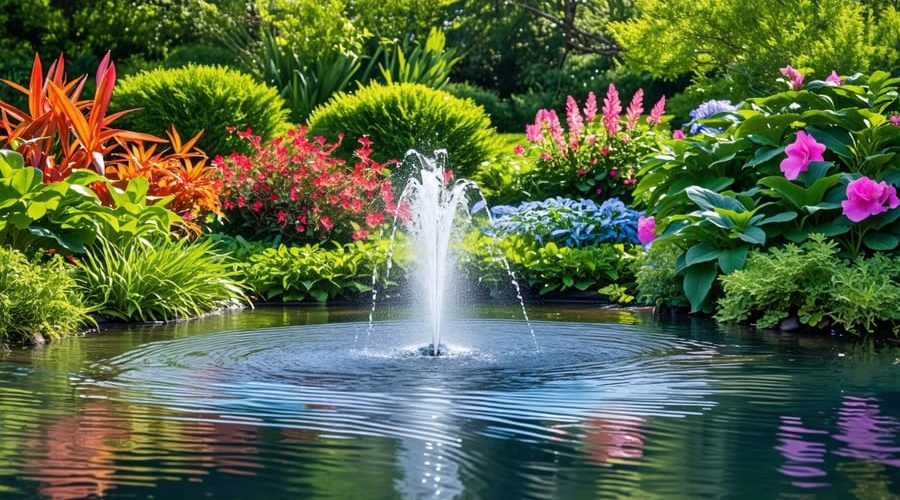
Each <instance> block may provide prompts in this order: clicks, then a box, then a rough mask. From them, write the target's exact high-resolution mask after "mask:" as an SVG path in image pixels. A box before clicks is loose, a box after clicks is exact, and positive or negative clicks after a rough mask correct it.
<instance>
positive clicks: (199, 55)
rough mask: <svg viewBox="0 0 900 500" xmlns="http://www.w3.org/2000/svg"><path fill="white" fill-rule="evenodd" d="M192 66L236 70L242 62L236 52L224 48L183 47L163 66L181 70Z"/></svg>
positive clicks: (170, 56)
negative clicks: (220, 67)
mask: <svg viewBox="0 0 900 500" xmlns="http://www.w3.org/2000/svg"><path fill="white" fill-rule="evenodd" d="M190 64H201V65H206V66H227V67H229V68H236V67H238V65H239V64H240V61H239V60H238V56H237V55H236V54H235V53H234V52H232V51H230V50H228V49H225V48H222V47H214V46H212V45H181V46H179V47H175V48H174V49H172V51H171V52H169V54H168V55H166V58H165V59H164V60H163V64H162V65H163V66H164V67H166V68H181V67H184V66H188V65H190Z"/></svg>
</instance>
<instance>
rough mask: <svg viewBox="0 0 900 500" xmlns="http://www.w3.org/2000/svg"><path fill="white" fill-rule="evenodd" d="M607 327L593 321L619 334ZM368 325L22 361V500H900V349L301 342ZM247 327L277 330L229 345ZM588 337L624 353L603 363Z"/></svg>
mask: <svg viewBox="0 0 900 500" xmlns="http://www.w3.org/2000/svg"><path fill="white" fill-rule="evenodd" d="M260 312H262V314H260ZM555 314H557V311H553V310H548V311H543V312H541V311H537V312H536V315H537V316H538V317H542V318H544V319H547V318H550V317H553V316H554V315H555ZM567 314H568V313H567ZM572 314H576V313H575V312H572ZM592 314H593V313H591V312H590V311H580V312H577V316H578V317H580V318H581V320H582V321H591V320H602V321H608V320H609V318H610V314H609V313H603V314H598V315H592ZM254 318H255V319H254ZM350 319H355V318H354V317H353V315H352V314H351V313H349V312H348V313H346V314H345V313H343V312H340V311H337V312H336V311H324V312H323V311H321V310H319V311H315V312H314V313H307V312H304V313H298V312H292V311H290V310H287V311H282V310H278V311H273V312H272V314H268V313H265V312H264V311H254V312H251V313H248V316H242V315H234V316H231V317H227V316H226V317H218V318H210V319H208V320H203V321H201V322H193V323H185V324H180V325H172V326H171V327H165V328H135V327H131V328H128V329H126V330H125V331H123V332H120V333H119V334H115V335H107V336H103V337H93V338H85V339H76V340H74V341H67V342H61V343H58V344H55V345H51V346H49V347H47V348H45V349H38V350H31V351H14V352H12V353H8V354H7V355H6V360H5V361H3V360H0V380H2V381H3V382H2V383H0V498H6V496H9V497H10V498H36V497H43V498H49V499H54V500H56V499H60V500H64V499H70V498H85V497H88V498H91V497H98V498H99V497H104V498H145V497H148V496H150V495H154V496H156V497H157V498H201V497H219V498H272V499H276V498H301V497H313V496H315V497H317V498H318V497H321V498H397V497H404V498H465V497H480V498H551V497H556V498H598V497H633V498H654V497H657V498H675V497H684V496H690V497H703V498H710V497H723V496H729V497H730V496H734V497H746V498H777V497H785V498H788V497H791V498H796V497H798V496H799V497H803V496H813V495H815V496H817V497H823V498H850V497H857V498H895V497H897V495H898V494H900V442H898V439H900V423H898V412H900V406H898V405H900V398H897V392H896V390H897V385H896V367H895V366H894V365H892V362H893V361H894V360H895V359H896V358H897V351H896V350H894V351H887V352H885V353H884V355H883V356H882V355H879V353H878V352H872V353H866V354H865V356H857V355H856V354H855V353H854V352H853V351H851V350H848V349H845V348H844V347H843V346H842V345H841V344H835V343H834V342H831V341H828V340H827V339H813V338H808V337H807V338H802V339H798V337H796V336H779V335H768V334H760V333H758V332H747V331H745V330H740V329H733V330H732V329H719V328H711V327H710V326H709V324H706V326H705V327H704V323H703V322H699V321H696V320H691V321H686V322H685V323H684V324H675V323H664V324H657V323H655V322H654V320H650V319H647V318H643V317H641V316H639V315H632V317H631V318H630V319H625V318H618V319H616V320H617V321H622V322H627V323H634V324H633V325H630V326H629V325H616V326H615V327H614V328H613V329H612V330H609V331H607V330H606V329H605V327H604V328H597V329H587V330H584V331H581V333H579V332H578V331H575V330H572V329H569V327H567V326H566V325H565V324H564V323H554V328H553V329H552V331H551V333H548V334H547V336H550V335H554V334H555V335H558V337H559V338H560V339H561V340H560V341H559V345H557V346H556V347H558V348H559V349H565V348H566V347H565V346H566V345H567V344H574V345H575V347H571V345H570V346H569V348H568V351H566V352H567V354H566V355H565V356H564V357H563V358H559V359H556V360H555V361H554V362H553V363H549V364H543V361H542V359H540V358H534V359H528V358H527V357H526V358H525V359H522V360H520V361H517V362H516V363H514V364H506V365H503V364H502V363H501V365H502V366H498V365H497V359H496V358H493V359H480V358H469V359H460V360H457V361H458V363H456V364H455V365H449V364H444V365H443V368H440V365H436V364H435V363H430V364H426V363H424V362H422V360H415V359H407V360H404V361H403V363H401V364H397V365H395V364H394V362H393V361H390V360H387V361H386V360H384V359H379V358H377V357H376V356H372V357H370V358H367V359H365V360H357V361H358V362H359V363H361V365H358V366H356V367H355V368H354V369H352V370H347V369H344V368H340V369H338V368H337V367H336V366H335V365H336V364H339V362H343V361H346V360H342V359H338V358H335V357H334V356H331V355H329V354H328V351H329V350H332V347H333V346H331V345H330V344H329V342H331V341H329V340H327V339H329V338H332V336H333V335H337V334H340V333H341V332H343V331H344V330H345V329H347V328H350V326H347V325H345V326H344V327H335V328H331V327H329V328H328V329H324V328H323V329H322V330H321V335H318V336H311V337H310V338H308V339H305V338H302V337H301V336H300V335H299V333H298V332H299V331H300V330H298V329H290V328H288V329H282V328H281V327H283V326H284V325H285V324H302V323H305V322H310V323H320V324H321V322H323V321H328V322H334V321H345V320H350ZM255 322H257V323H258V325H268V326H271V327H279V328H274V329H268V330H258V329H256V328H257V326H258V325H257V324H256V323H255ZM228 330H231V331H232V334H233V333H234V332H235V331H241V330H253V331H255V332H256V333H255V334H253V335H248V336H246V337H243V336H241V335H237V336H235V337H233V338H231V340H232V341H234V340H237V341H239V342H237V343H232V344H227V343H226V342H225V340H226V338H225V337H227V336H228V335H231V334H221V335H225V337H222V336H220V332H222V331H228ZM316 331H318V330H316ZM579 336H588V337H591V338H593V339H595V340H597V341H601V342H602V343H604V345H606V346H608V347H611V348H612V349H611V351H614V352H615V354H614V355H610V356H606V357H594V358H592V357H591V356H590V355H589V354H590V353H589V352H585V351H584V349H579V348H578V345H577V342H579V341H585V339H583V338H582V339H580V340H579ZM182 337H191V338H190V339H184V340H183V341H179V340H177V339H178V338H182ZM263 338H264V339H268V340H267V342H275V343H276V345H278V349H280V354H279V355H278V356H273V355H271V354H265V353H262V352H259V349H260V342H261V340H260V339H263ZM317 339H318V340H317ZM642 339H643V340H642ZM168 341H171V343H169V342H168ZM229 342H230V341H229ZM320 342H321V344H320ZM279 343H280V344H279ZM336 343H340V342H336ZM226 344H227V345H226ZM801 344H802V345H801ZM545 345H549V346H550V347H553V346H554V343H553V341H550V342H549V343H545ZM580 345H581V347H584V345H585V344H580ZM838 352H841V353H847V355H846V356H843V357H840V356H837V354H836V353H838ZM173 353H174V354H176V355H174V356H173ZM310 358H316V361H312V360H310ZM297 359H302V360H308V361H309V362H308V363H307V364H306V365H304V366H297V364H296V363H294V362H293V361H292V360H297ZM563 360H564V361H566V362H562V361H563ZM557 361H558V362H557ZM400 365H402V366H400ZM410 365H415V369H414V370H410V369H409V367H410ZM448 367H451V368H452V369H448ZM439 368H440V369H439ZM401 369H402V370H401ZM398 377H399V378H398ZM842 394H844V395H842Z"/></svg>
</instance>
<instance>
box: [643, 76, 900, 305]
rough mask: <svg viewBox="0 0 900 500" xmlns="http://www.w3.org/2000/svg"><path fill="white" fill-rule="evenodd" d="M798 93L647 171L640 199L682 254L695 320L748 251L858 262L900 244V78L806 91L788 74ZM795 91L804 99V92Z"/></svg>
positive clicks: (687, 145)
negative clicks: (810, 245)
mask: <svg viewBox="0 0 900 500" xmlns="http://www.w3.org/2000/svg"><path fill="white" fill-rule="evenodd" d="M783 73H785V75H786V76H787V78H789V80H790V81H786V83H787V84H788V85H790V90H788V91H785V92H781V93H778V94H775V95H772V96H768V97H762V98H755V99H748V100H747V102H745V103H744V104H743V105H741V107H740V108H739V109H738V110H737V111H734V112H730V113H727V114H726V115H723V116H716V117H714V118H711V119H705V120H704V121H703V125H704V126H722V127H726V128H725V130H724V131H723V133H721V134H717V135H706V134H701V135H694V136H691V137H688V138H685V139H682V140H678V141H671V142H669V143H667V144H666V146H665V152H664V153H662V154H660V155H658V156H656V157H655V158H652V159H648V160H646V161H645V162H644V164H643V166H642V169H641V172H640V175H641V181H640V183H639V185H638V187H637V188H636V189H635V191H634V196H635V199H636V200H637V202H638V204H643V205H644V206H646V208H647V213H648V216H649V215H652V216H654V221H655V223H656V224H657V225H658V231H654V233H655V234H658V235H659V236H658V237H657V239H659V240H664V241H661V243H663V244H674V245H676V246H677V247H678V248H679V249H680V252H681V254H680V257H679V261H678V262H679V264H678V272H679V273H681V274H682V275H683V276H684V291H685V295H686V297H687V298H688V299H689V300H690V302H691V306H692V308H693V309H694V310H695V311H698V310H706V311H711V310H712V307H713V305H714V301H713V300H711V297H714V296H715V295H716V293H717V292H716V276H717V275H718V274H719V272H720V271H721V273H723V274H726V275H728V274H731V273H732V272H734V271H736V270H739V269H741V268H743V267H744V265H745V263H746V261H747V255H748V251H750V250H751V249H754V248H759V247H772V246H776V245H783V244H785V243H787V242H795V243H800V242H803V241H806V240H807V239H808V238H809V235H811V234H825V235H827V236H829V237H831V238H834V240H835V241H836V243H837V244H838V245H839V248H840V251H841V252H842V253H844V254H847V255H850V256H859V255H861V254H872V253H873V252H895V251H896V249H897V248H898V244H900V238H898V236H897V235H898V234H900V210H898V209H897V207H898V206H900V199H898V198H897V195H896V186H897V185H898V184H900V155H898V153H900V127H898V126H897V125H895V124H894V123H893V122H892V120H891V119H890V117H892V116H894V115H895V114H896V113H897V108H898V98H897V89H898V87H900V79H897V78H891V76H890V75H889V74H888V73H885V72H876V73H874V74H872V75H870V76H865V75H855V76H852V77H845V78H841V77H840V76H839V75H836V74H832V75H828V78H827V79H826V80H812V81H809V82H808V83H805V84H804V83H803V82H804V81H806V80H807V78H806V76H808V75H803V74H802V73H800V72H797V70H788V69H785V71H784V72H783ZM798 89H799V90H798Z"/></svg>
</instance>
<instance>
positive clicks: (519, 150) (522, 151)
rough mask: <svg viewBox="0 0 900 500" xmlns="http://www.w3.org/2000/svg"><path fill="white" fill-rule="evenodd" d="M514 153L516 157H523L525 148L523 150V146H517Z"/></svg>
mask: <svg viewBox="0 0 900 500" xmlns="http://www.w3.org/2000/svg"><path fill="white" fill-rule="evenodd" d="M513 152H514V153H515V154H516V155H519V156H521V155H523V154H525V148H523V147H522V145H521V144H516V149H514V150H513Z"/></svg>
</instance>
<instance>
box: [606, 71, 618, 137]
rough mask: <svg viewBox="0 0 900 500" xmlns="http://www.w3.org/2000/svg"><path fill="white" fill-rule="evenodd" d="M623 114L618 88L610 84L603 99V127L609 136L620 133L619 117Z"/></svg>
mask: <svg viewBox="0 0 900 500" xmlns="http://www.w3.org/2000/svg"><path fill="white" fill-rule="evenodd" d="M621 114H622V102H621V101H619V92H618V91H616V86H615V85H613V84H611V83H610V84H609V89H608V90H607V91H606V97H605V98H604V99H603V127H604V128H606V133H607V134H608V135H616V132H618V131H619V115H621Z"/></svg>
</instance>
